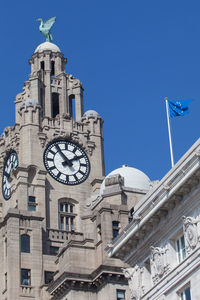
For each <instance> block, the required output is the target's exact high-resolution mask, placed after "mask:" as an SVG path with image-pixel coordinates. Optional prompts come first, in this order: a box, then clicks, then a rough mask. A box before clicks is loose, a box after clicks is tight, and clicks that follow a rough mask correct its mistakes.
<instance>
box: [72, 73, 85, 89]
mask: <svg viewBox="0 0 200 300" xmlns="http://www.w3.org/2000/svg"><path fill="white" fill-rule="evenodd" d="M81 86H82V83H81V82H80V80H79V79H77V78H74V76H73V75H69V88H70V89H73V88H77V87H81Z"/></svg>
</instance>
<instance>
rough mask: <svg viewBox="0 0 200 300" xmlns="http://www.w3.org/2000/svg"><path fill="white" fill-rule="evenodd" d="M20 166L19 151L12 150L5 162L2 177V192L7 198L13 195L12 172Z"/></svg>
mask: <svg viewBox="0 0 200 300" xmlns="http://www.w3.org/2000/svg"><path fill="white" fill-rule="evenodd" d="M17 167H18V158H17V153H16V152H15V151H12V152H11V153H10V154H9V155H8V157H7V159H6V161H5V164H4V168H3V177H2V194H3V197H4V199H5V200H8V199H10V197H11V182H10V181H11V173H12V171H13V170H14V169H16V168H17Z"/></svg>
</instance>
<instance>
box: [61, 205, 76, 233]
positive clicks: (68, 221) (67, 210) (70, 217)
mask: <svg viewBox="0 0 200 300" xmlns="http://www.w3.org/2000/svg"><path fill="white" fill-rule="evenodd" d="M73 211H74V206H73V205H72V204H71V203H68V202H60V203H59V228H60V229H61V230H66V231H74V219H75V214H74V212H73Z"/></svg>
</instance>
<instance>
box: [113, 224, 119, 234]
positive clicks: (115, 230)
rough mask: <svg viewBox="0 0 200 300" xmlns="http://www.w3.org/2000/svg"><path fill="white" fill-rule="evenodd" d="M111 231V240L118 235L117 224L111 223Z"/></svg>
mask: <svg viewBox="0 0 200 300" xmlns="http://www.w3.org/2000/svg"><path fill="white" fill-rule="evenodd" d="M112 230H113V238H116V236H118V234H119V222H118V221H113V222H112Z"/></svg>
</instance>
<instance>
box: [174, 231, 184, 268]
mask: <svg viewBox="0 0 200 300" xmlns="http://www.w3.org/2000/svg"><path fill="white" fill-rule="evenodd" d="M176 252H177V259H178V262H179V263H180V262H181V261H182V260H184V259H185V257H186V249H185V238H184V235H182V236H180V237H179V238H178V239H177V240H176Z"/></svg>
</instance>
